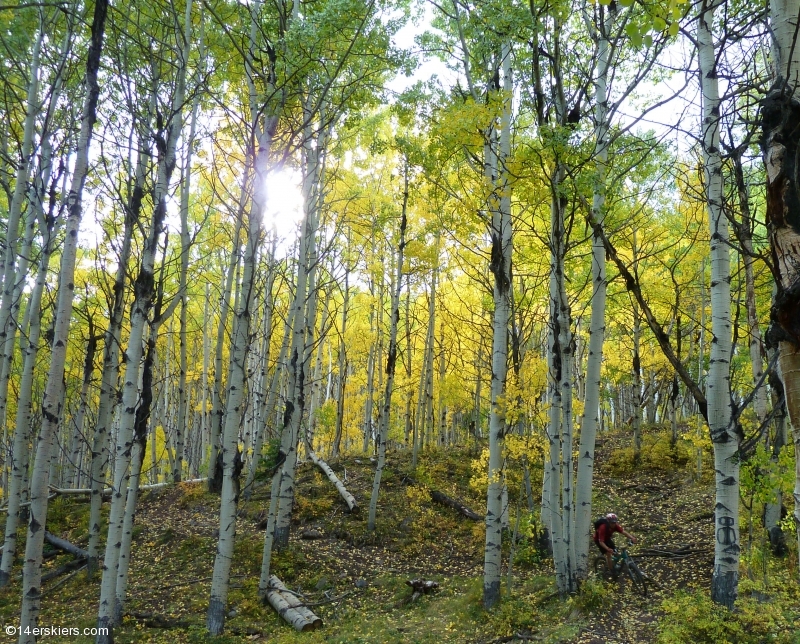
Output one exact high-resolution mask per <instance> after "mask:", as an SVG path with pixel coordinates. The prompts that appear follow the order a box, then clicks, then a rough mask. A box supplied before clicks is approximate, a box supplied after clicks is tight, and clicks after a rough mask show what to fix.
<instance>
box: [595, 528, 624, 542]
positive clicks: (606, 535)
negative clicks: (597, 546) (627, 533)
mask: <svg viewBox="0 0 800 644" xmlns="http://www.w3.org/2000/svg"><path fill="white" fill-rule="evenodd" d="M622 531H623V530H622V526H621V525H620V524H619V523H615V524H613V525H611V524H610V523H601V524H600V527H599V528H597V532H596V534H595V535H594V540H595V541H602V542H603V543H605V542H606V541H610V540H611V537H613V536H614V533H615V532H622Z"/></svg>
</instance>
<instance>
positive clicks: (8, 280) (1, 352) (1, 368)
mask: <svg viewBox="0 0 800 644" xmlns="http://www.w3.org/2000/svg"><path fill="white" fill-rule="evenodd" d="M38 13H39V25H38V29H37V32H36V38H35V40H34V41H33V49H32V51H31V60H30V68H29V79H28V92H27V98H26V101H25V120H24V124H23V132H22V145H21V147H20V158H19V161H18V164H17V172H16V177H15V181H14V193H13V195H12V196H11V203H10V204H9V208H8V215H7V219H6V235H5V240H4V257H3V274H2V280H3V281H2V285H3V289H2V298H0V420H2V422H3V445H2V447H3V449H5V448H6V445H7V433H6V432H7V425H6V422H5V419H6V405H7V403H8V379H9V374H10V371H11V358H12V355H11V353H12V352H13V349H14V340H13V334H14V333H15V332H16V324H15V321H14V320H13V316H12V309H13V308H14V300H13V296H14V290H15V285H16V284H17V282H18V281H19V280H24V278H25V276H24V275H22V276H20V277H18V276H17V275H16V270H15V269H16V268H17V240H18V237H19V227H20V219H21V217H22V211H23V205H24V202H25V193H26V191H27V189H28V179H29V176H30V171H31V161H32V156H33V155H32V153H33V145H34V138H35V134H36V132H35V130H36V114H37V112H38V110H39V74H40V64H39V58H40V55H41V51H42V43H43V40H44V38H45V35H46V32H47V29H48V27H49V25H50V23H51V20H50V19H47V18H46V14H45V8H44V7H42V8H40V9H39V12H38ZM59 76H60V72H59ZM12 328H13V331H12ZM9 336H10V337H11V341H10V342H8V341H7V339H8V338H9ZM4 461H5V459H4ZM7 471H8V470H7V468H6V467H5V462H4V465H3V487H4V489H7V488H8V485H7Z"/></svg>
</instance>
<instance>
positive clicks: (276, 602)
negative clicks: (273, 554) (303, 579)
mask: <svg viewBox="0 0 800 644" xmlns="http://www.w3.org/2000/svg"><path fill="white" fill-rule="evenodd" d="M266 600H267V601H268V602H269V605H270V606H272V608H274V609H275V611H276V612H277V613H278V615H280V616H281V617H282V618H283V619H284V620H285V621H286V622H288V623H289V624H291V625H292V627H294V629H295V630H298V631H300V632H303V633H305V632H306V631H313V630H316V629H318V628H320V627H321V626H322V620H321V619H320V618H319V617H317V616H316V615H315V614H314V613H312V612H311V611H310V610H309V609H308V608H306V606H304V605H303V602H301V601H300V600H299V599H298V598H297V597H296V596H295V595H294V594H293V593H292V592H291V591H290V590H289V589H288V588H286V586H284V585H283V583H282V582H281V580H280V579H278V578H277V577H276V576H275V575H270V578H269V588H268V589H267V595H266Z"/></svg>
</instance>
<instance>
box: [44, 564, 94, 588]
mask: <svg viewBox="0 0 800 644" xmlns="http://www.w3.org/2000/svg"><path fill="white" fill-rule="evenodd" d="M85 565H86V559H73V560H72V561H70V562H68V563H65V564H64V565H63V566H59V567H58V568H56V569H55V570H51V571H50V572H46V573H45V574H43V575H42V583H44V582H46V581H50V580H51V579H55V578H56V577H60V576H61V575H63V574H64V573H67V572H72V571H73V570H76V569H80V568H83V567H84V566H85Z"/></svg>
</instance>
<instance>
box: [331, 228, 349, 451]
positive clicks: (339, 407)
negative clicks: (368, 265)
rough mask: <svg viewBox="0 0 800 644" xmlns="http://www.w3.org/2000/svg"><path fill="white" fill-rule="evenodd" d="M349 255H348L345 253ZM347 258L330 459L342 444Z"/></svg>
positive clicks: (345, 361) (345, 357)
mask: <svg viewBox="0 0 800 644" xmlns="http://www.w3.org/2000/svg"><path fill="white" fill-rule="evenodd" d="M347 248H348V251H349V248H350V231H349V230H348V233H347ZM347 255H349V253H347ZM347 259H348V257H347V256H344V257H343V258H342V263H343V264H344V290H343V299H342V326H341V328H340V329H339V338H340V339H339V366H338V371H339V384H338V386H337V388H336V391H337V395H336V430H335V434H334V437H333V444H332V445H331V458H337V457H338V456H339V450H340V449H341V442H342V427H343V425H344V397H345V390H346V387H347V344H346V342H345V337H346V334H347V313H348V309H349V304H350V265H349V264H348V263H347Z"/></svg>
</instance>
